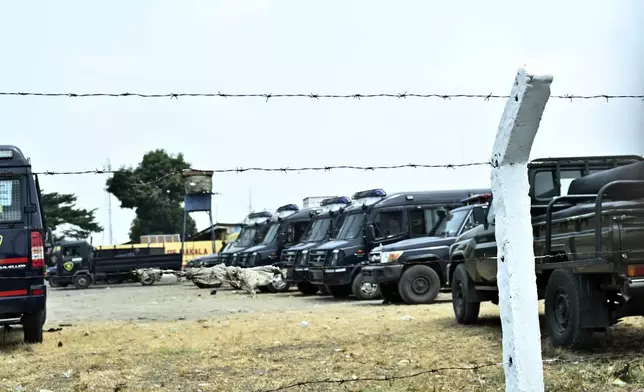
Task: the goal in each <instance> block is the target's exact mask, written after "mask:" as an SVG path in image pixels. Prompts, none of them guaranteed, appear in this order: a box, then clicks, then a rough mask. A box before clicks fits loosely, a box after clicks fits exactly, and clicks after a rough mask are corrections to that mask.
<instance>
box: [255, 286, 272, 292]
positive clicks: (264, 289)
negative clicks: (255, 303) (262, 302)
mask: <svg viewBox="0 0 644 392" xmlns="http://www.w3.org/2000/svg"><path fill="white" fill-rule="evenodd" d="M257 288H258V289H259V291H261V292H262V293H270V292H271V289H269V288H268V286H258V287H257Z"/></svg>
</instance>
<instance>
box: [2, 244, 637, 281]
mask: <svg viewBox="0 0 644 392" xmlns="http://www.w3.org/2000/svg"><path fill="white" fill-rule="evenodd" d="M152 248H154V247H152ZM112 249H114V248H106V249H99V252H100V251H110V250H112ZM116 249H119V248H116ZM121 249H148V248H121ZM631 253H641V254H642V255H644V249H621V250H612V251H602V252H568V253H564V252H562V253H557V254H555V255H542V256H541V255H539V256H535V257H534V259H535V261H537V260H547V261H550V262H552V263H557V262H566V261H583V260H584V258H588V259H589V260H593V259H596V258H599V257H602V256H613V255H618V256H620V257H621V256H622V254H626V255H628V254H631ZM119 256H121V257H123V258H125V257H136V256H124V255H119ZM142 256H144V257H145V255H142ZM159 256H161V255H159ZM105 258H110V259H111V258H112V257H105ZM499 259H501V258H500V257H497V256H482V257H471V258H466V259H459V260H458V261H459V262H467V261H469V262H481V261H496V260H499ZM503 260H505V259H503ZM0 261H2V259H0ZM16 264H18V263H16ZM23 264H24V263H23ZM369 265H382V264H381V263H375V264H364V265H363V267H365V266H369ZM293 266H295V264H294V265H293ZM308 266H309V267H321V268H325V267H326V266H325V265H315V264H311V263H309V264H308ZM240 268H243V267H240ZM143 269H145V268H143ZM176 272H177V273H178V272H179V271H176ZM131 273H132V272H113V273H110V272H107V273H100V276H124V275H129V274H131ZM45 277H46V276H45V275H31V276H0V280H12V279H15V280H20V279H41V278H45Z"/></svg>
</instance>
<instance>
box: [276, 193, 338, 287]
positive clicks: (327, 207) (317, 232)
mask: <svg viewBox="0 0 644 392" xmlns="http://www.w3.org/2000/svg"><path fill="white" fill-rule="evenodd" d="M350 204H351V199H349V198H348V197H346V196H341V197H330V198H326V199H324V200H322V202H320V208H319V209H317V210H316V211H315V212H313V211H311V212H310V214H311V215H312V216H313V220H312V221H311V225H310V226H309V229H308V231H307V233H306V234H305V235H304V236H303V237H302V239H301V240H300V243H299V244H297V245H294V246H292V247H290V248H288V249H285V250H284V251H283V252H282V258H281V265H280V266H281V267H282V268H284V269H286V282H287V283H291V284H295V285H296V286H297V289H298V291H299V292H301V293H302V294H306V295H312V294H315V293H316V292H317V291H318V290H319V287H317V286H315V285H313V284H311V282H310V280H309V268H308V265H309V258H308V253H309V249H311V248H314V247H316V246H318V245H320V244H322V243H324V242H326V241H329V239H330V238H332V237H334V236H335V235H336V234H337V232H338V229H339V228H340V226H342V222H343V221H344V217H345V216H346V214H345V213H344V209H345V208H347V207H348V206H349V205H350Z"/></svg>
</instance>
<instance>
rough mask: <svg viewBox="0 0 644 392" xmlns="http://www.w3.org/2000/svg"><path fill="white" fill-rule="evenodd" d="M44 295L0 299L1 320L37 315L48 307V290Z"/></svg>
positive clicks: (44, 288)
mask: <svg viewBox="0 0 644 392" xmlns="http://www.w3.org/2000/svg"><path fill="white" fill-rule="evenodd" d="M42 290H43V295H39V296H20V297H8V298H0V319H9V318H18V317H21V316H22V315H23V314H26V313H37V312H40V311H42V310H44V309H45V308H46V306H47V296H46V293H47V288H46V287H45V286H42Z"/></svg>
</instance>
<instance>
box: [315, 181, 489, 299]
mask: <svg viewBox="0 0 644 392" xmlns="http://www.w3.org/2000/svg"><path fill="white" fill-rule="evenodd" d="M484 192H485V190H481V189H463V190H448V191H428V192H405V193H396V194H393V195H391V196H387V193H386V192H385V191H384V190H382V189H371V190H366V191H362V192H357V193H355V194H354V195H353V203H352V204H351V206H349V207H347V209H346V214H347V216H346V217H345V219H344V223H343V224H342V227H341V228H340V231H339V232H338V235H337V236H336V238H334V239H333V241H329V242H326V243H324V244H322V245H320V246H318V247H316V248H314V249H311V250H310V251H309V276H310V279H311V283H313V284H315V285H317V286H324V287H325V289H326V291H328V292H329V293H330V294H331V295H332V296H334V297H347V296H349V295H351V294H353V295H354V296H355V297H356V298H358V299H373V298H376V297H377V296H376V294H374V293H375V292H376V291H378V293H379V289H378V286H377V285H375V284H372V283H370V282H366V281H365V280H364V275H363V274H362V271H361V269H362V266H363V265H364V264H367V263H368V258H367V256H368V254H369V252H370V251H371V250H372V249H374V248H375V247H377V246H383V245H388V244H393V243H395V242H398V241H402V240H405V239H408V238H416V237H424V236H427V234H428V233H429V231H430V230H431V229H432V228H433V227H434V226H435V225H436V223H438V220H439V213H438V210H439V209H445V208H447V209H452V208H455V207H458V206H461V205H462V202H461V201H462V200H463V199H464V198H467V197H469V196H471V195H473V194H479V193H484ZM378 295H379V294H378Z"/></svg>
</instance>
